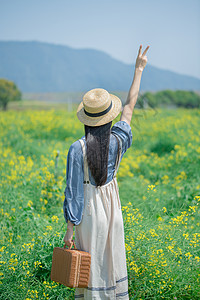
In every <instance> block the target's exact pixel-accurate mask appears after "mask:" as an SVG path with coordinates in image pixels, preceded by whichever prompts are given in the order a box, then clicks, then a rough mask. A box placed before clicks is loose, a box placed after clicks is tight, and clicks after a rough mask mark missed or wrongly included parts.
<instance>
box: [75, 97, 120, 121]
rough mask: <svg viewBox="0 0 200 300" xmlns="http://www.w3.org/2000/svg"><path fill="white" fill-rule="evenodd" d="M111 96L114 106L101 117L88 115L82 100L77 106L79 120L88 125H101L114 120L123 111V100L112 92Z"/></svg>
mask: <svg viewBox="0 0 200 300" xmlns="http://www.w3.org/2000/svg"><path fill="white" fill-rule="evenodd" d="M110 97H111V100H112V107H111V109H110V110H109V112H107V113H106V114H105V115H103V116H100V117H90V116H87V115H86V114H85V112H84V106H83V101H82V102H81V103H80V104H79V106H78V108H77V117H78V119H79V121H81V122H82V123H83V124H85V125H88V126H101V125H104V124H106V123H109V122H111V121H112V120H114V119H115V118H116V117H117V116H118V114H119V113H120V112H121V108H122V102H121V100H120V99H119V98H118V97H117V96H115V95H112V94H110Z"/></svg>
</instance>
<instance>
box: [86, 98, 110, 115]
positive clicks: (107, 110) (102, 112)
mask: <svg viewBox="0 0 200 300" xmlns="http://www.w3.org/2000/svg"><path fill="white" fill-rule="evenodd" d="M111 107H112V101H111V103H110V105H109V106H108V108H106V109H105V110H103V111H101V112H98V113H90V112H87V111H86V110H85V108H84V112H85V114H86V115H87V116H89V117H100V116H103V115H105V114H107V112H109V111H110V110H111Z"/></svg>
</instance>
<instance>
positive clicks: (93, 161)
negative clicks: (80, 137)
mask: <svg viewBox="0 0 200 300" xmlns="http://www.w3.org/2000/svg"><path fill="white" fill-rule="evenodd" d="M111 125H112V121H111V122H109V123H106V124H104V125H101V126H88V125H84V126H85V139H86V154H87V161H88V166H89V169H90V171H91V174H92V176H93V178H94V180H95V183H96V186H101V185H104V184H105V182H106V180H107V175H108V168H107V167H108V153H109V144H110V133H111Z"/></svg>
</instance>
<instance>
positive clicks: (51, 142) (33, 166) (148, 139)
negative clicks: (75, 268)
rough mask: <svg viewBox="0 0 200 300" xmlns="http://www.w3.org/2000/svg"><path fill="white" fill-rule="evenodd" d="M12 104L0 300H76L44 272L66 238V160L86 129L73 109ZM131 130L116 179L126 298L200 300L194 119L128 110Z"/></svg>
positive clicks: (4, 171)
mask: <svg viewBox="0 0 200 300" xmlns="http://www.w3.org/2000/svg"><path fill="white" fill-rule="evenodd" d="M10 104H11V103H10ZM10 104H9V108H10V109H9V110H8V111H6V112H3V111H0V160H1V167H0V174H1V181H0V190H1V195H0V206H1V208H0V224H1V231H0V299H8V300H11V299H15V300H16V299H20V300H21V299H26V300H28V299H59V300H61V299H74V289H70V288H67V287H65V286H62V285H60V284H57V283H55V282H52V281H51V280H50V271H51V260H52V253H53V249H54V247H57V246H59V247H62V246H63V238H64V235H65V232H66V229H67V225H66V223H65V220H64V216H63V210H62V205H63V201H64V189H65V185H66V162H67V160H66V159H67V153H68V149H69V147H70V145H71V144H72V143H73V142H74V141H76V140H77V139H79V138H80V137H81V136H83V135H84V127H83V125H82V123H80V122H79V121H78V119H77V117H76V111H75V108H76V106H73V107H72V109H73V110H72V111H70V112H69V111H67V108H68V106H67V105H64V104H59V105H53V104H51V106H50V107H49V105H48V104H45V105H44V104H43V106H41V104H40V103H39V102H38V103H36V102H34V103H33V102H30V101H29V102H27V101H22V102H21V104H20V106H19V105H16V104H13V105H10ZM41 109H42V110H41ZM119 119H120V116H118V118H117V119H116V120H115V121H114V122H113V124H114V123H115V122H117V121H118V120H119ZM131 127H132V133H133V143H132V146H131V148H129V149H128V151H127V152H126V154H125V155H124V157H123V159H122V162H121V164H120V168H119V172H118V174H117V179H118V183H119V189H120V199H121V202H122V212H123V218H124V227H125V243H126V254H127V267H128V277H129V297H130V299H138V300H139V299H178V300H179V299H188V300H189V299H192V300H194V299H196V300H197V299H200V209H199V206H200V172H199V169H200V168H199V166H200V110H199V109H192V110H190V109H188V110H186V109H171V110H169V109H168V110H164V109H146V110H144V109H135V110H134V112H133V118H132V124H131ZM57 151H59V157H58V161H57V167H56V154H57Z"/></svg>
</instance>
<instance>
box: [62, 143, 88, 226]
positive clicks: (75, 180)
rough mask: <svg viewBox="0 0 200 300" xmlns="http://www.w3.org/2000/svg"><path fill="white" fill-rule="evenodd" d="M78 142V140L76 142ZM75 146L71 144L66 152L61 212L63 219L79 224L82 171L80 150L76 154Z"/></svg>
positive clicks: (82, 204)
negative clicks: (64, 183) (64, 184)
mask: <svg viewBox="0 0 200 300" xmlns="http://www.w3.org/2000/svg"><path fill="white" fill-rule="evenodd" d="M78 143H79V142H78ZM76 150H77V149H76V147H74V146H73V144H72V145H71V147H70V148H69V151H68V154H67V168H66V185H67V186H66V188H65V191H64V194H65V199H64V203H63V212H64V217H65V221H66V222H68V220H69V221H71V222H72V223H73V224H74V225H79V224H80V222H81V219H82V213H83V207H84V187H83V180H84V172H83V164H82V163H81V154H82V153H81V151H79V153H78V155H77V151H76Z"/></svg>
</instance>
